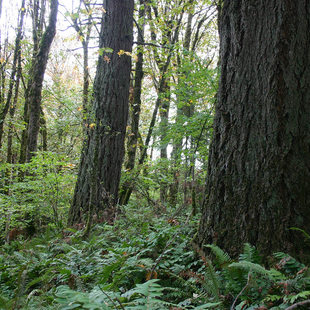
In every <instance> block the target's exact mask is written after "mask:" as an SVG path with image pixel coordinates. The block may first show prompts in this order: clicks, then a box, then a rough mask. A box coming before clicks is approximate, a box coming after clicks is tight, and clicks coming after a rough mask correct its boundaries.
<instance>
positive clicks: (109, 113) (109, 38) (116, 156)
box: [68, 0, 134, 225]
mask: <svg viewBox="0 0 310 310" xmlns="http://www.w3.org/2000/svg"><path fill="white" fill-rule="evenodd" d="M133 8H134V1H133V0H128V1H123V0H106V1H105V7H104V10H103V11H104V12H106V13H104V16H103V23H102V29H101V34H100V56H99V60H98V66H97V73H96V78H95V81H94V98H93V108H92V111H91V115H90V117H89V127H88V132H87V138H86V141H85V144H84V147H83V151H82V157H81V163H80V168H79V174H78V180H77V183H76V187H75V193H74V197H73V202H72V205H71V208H70V212H69V219H68V223H69V224H70V225H72V224H74V223H79V222H82V221H83V217H84V216H85V215H87V214H88V219H91V216H92V214H96V215H97V216H100V217H101V216H103V213H104V211H106V212H107V217H109V218H113V216H114V212H115V209H114V208H113V206H114V205H115V204H116V203H117V202H118V190H119V181H120V174H121V167H122V161H123V156H124V139H125V131H126V124H127V117H128V99H129V85H130V71H131V57H130V54H129V53H131V50H132V42H133Z"/></svg>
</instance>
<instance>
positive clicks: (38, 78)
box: [25, 0, 58, 161]
mask: <svg viewBox="0 0 310 310" xmlns="http://www.w3.org/2000/svg"><path fill="white" fill-rule="evenodd" d="M57 12H58V0H51V10H50V16H49V24H48V26H47V28H46V30H45V32H44V34H43V36H42V39H41V41H40V43H39V46H38V49H37V50H38V53H37V55H35V57H34V58H33V62H32V65H31V69H30V77H29V81H28V86H27V88H28V89H27V96H26V98H25V105H27V104H28V107H29V125H28V133H27V151H26V161H30V160H31V158H32V156H33V154H34V152H36V151H37V144H38V133H39V129H40V114H41V97H42V86H43V79H44V73H45V69H46V65H47V61H48V55H49V51H50V47H51V44H52V42H53V39H54V36H55V33H56V21H57Z"/></svg>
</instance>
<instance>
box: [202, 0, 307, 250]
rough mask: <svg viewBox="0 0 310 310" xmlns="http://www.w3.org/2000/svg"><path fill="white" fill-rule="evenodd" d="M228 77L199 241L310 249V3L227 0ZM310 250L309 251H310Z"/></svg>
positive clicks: (223, 50)
mask: <svg viewBox="0 0 310 310" xmlns="http://www.w3.org/2000/svg"><path fill="white" fill-rule="evenodd" d="M219 31H220V57H221V71H222V74H221V80H220V87H219V92H218V104H217V108H216V116H215V123H214V137H213V143H212V146H211V150H210V156H209V168H208V180H207V192H206V199H205V203H204V206H203V214H202V220H201V223H200V228H199V234H198V238H197V239H198V240H197V241H198V244H199V245H200V246H202V245H203V244H206V243H211V242H216V243H217V244H218V245H219V246H221V247H223V248H224V249H225V250H227V251H228V252H230V253H231V254H233V255H236V254H237V253H238V252H239V251H240V250H241V248H242V246H243V244H244V242H250V243H251V244H254V245H257V247H258V248H259V250H260V251H261V252H262V253H263V254H264V255H265V256H266V255H269V254H271V253H272V252H274V251H279V250H281V251H287V252H289V253H291V254H293V255H297V256H303V255H304V254H305V252H304V249H305V246H306V244H305V242H304V240H303V238H302V235H301V234H300V233H299V232H294V231H292V230H291V229H290V228H291V227H298V228H300V229H304V230H306V231H308V232H309V223H310V122H309V120H310V104H309V103H310V3H309V1H307V0H299V1H296V0H262V1H241V0H234V1H228V0H226V1H223V6H222V9H221V12H220V20H219ZM308 254H309V252H308Z"/></svg>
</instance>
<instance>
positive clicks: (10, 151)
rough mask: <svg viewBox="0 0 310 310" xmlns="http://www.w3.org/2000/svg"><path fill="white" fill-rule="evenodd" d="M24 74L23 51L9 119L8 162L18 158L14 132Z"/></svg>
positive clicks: (19, 59) (11, 162)
mask: <svg viewBox="0 0 310 310" xmlns="http://www.w3.org/2000/svg"><path fill="white" fill-rule="evenodd" d="M21 75H22V61H21V51H20V52H19V55H18V69H17V75H16V83H15V94H14V99H13V105H11V107H10V111H9V113H10V120H9V126H8V127H9V130H8V144H7V163H9V164H13V163H14V162H15V160H16V156H15V155H14V151H13V147H12V145H13V134H14V126H13V121H14V115H15V111H16V106H17V101H18V91H19V84H20V79H21Z"/></svg>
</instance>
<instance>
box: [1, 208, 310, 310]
mask: <svg viewBox="0 0 310 310" xmlns="http://www.w3.org/2000/svg"><path fill="white" fill-rule="evenodd" d="M128 214H130V217H129V216H128ZM197 222H198V218H197V217H191V216H188V215H187V216H186V215H182V216H179V217H175V218H172V217H168V216H156V215H155V214H154V211H153V210H152V209H151V208H148V207H147V206H145V205H138V203H136V204H130V205H128V206H127V207H124V209H123V213H122V215H121V216H120V217H119V218H118V219H117V220H116V222H115V223H114V224H113V225H108V224H96V225H94V226H93V227H92V229H91V233H90V236H89V237H88V238H85V237H83V229H81V230H79V229H73V228H62V229H60V228H59V227H57V225H55V224H51V225H49V227H48V228H47V229H46V230H45V231H44V232H42V233H37V234H36V235H35V236H33V237H31V238H26V239H24V237H23V236H22V235H20V236H19V237H17V238H16V239H15V240H12V241H11V242H10V243H7V244H3V245H2V246H1V250H0V287H1V289H0V308H1V309H35V308H39V309H174V310H176V309H239V310H241V309H274V310H276V309H287V308H289V307H290V306H291V305H294V304H295V305H296V304H297V303H300V304H301V306H300V307H302V303H306V302H307V301H308V299H309V297H310V273H309V270H308V267H306V266H305V265H303V264H302V263H300V262H298V261H297V260H295V259H294V258H292V257H290V256H289V255H286V254H284V253H275V254H274V255H273V257H272V258H270V261H269V263H268V264H269V268H265V267H264V265H263V264H262V263H261V258H260V256H259V253H258V252H257V251H256V249H255V248H254V247H253V246H251V245H249V244H245V245H244V250H243V253H241V254H240V256H239V259H238V260H237V261H233V260H232V259H231V258H230V257H229V255H228V254H227V253H225V252H224V251H222V250H221V249H220V248H219V247H217V246H216V245H208V246H207V248H208V249H209V252H210V255H209V256H206V255H205V254H203V253H201V252H199V251H198V252H195V251H194V250H193V246H192V239H193V236H194V234H195V231H196V227H197ZM300 309H302V308H300ZM304 309H307V304H305V306H304Z"/></svg>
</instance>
